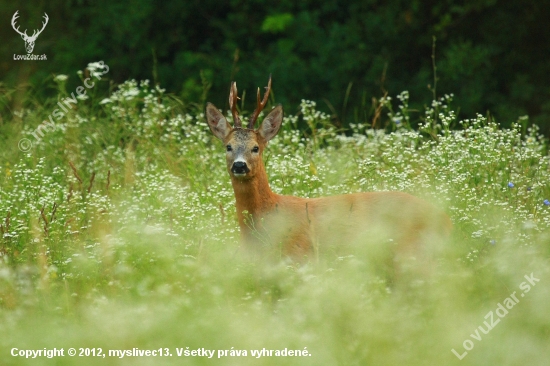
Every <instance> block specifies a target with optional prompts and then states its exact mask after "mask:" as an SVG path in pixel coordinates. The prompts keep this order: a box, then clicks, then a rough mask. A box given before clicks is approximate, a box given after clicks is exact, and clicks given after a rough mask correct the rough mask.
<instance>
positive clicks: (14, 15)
mask: <svg viewBox="0 0 550 366" xmlns="http://www.w3.org/2000/svg"><path fill="white" fill-rule="evenodd" d="M17 13H19V10H17V11H16V12H15V14H13V17H12V18H11V26H12V27H13V29H14V30H15V31H16V32H17V33H19V34H20V35H21V36H24V37H25V39H36V38H37V37H38V36H39V35H40V33H42V31H43V30H44V28H46V24H48V20H49V19H50V18H48V14H46V13H44V22H42V29H40V30H36V29H35V30H34V32H33V33H32V36H30V37H29V35H28V34H27V30H26V29H25V32H21V31H20V30H19V26H18V27H17V28H16V27H15V26H16V24H15V23H16V21H17V18H19V15H18V14H17Z"/></svg>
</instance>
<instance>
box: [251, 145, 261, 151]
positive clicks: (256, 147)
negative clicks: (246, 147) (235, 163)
mask: <svg viewBox="0 0 550 366" xmlns="http://www.w3.org/2000/svg"><path fill="white" fill-rule="evenodd" d="M258 151H260V148H259V147H258V146H254V147H253V148H252V152H253V153H257V152H258Z"/></svg>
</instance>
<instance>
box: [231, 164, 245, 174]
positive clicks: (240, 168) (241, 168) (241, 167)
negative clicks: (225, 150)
mask: <svg viewBox="0 0 550 366" xmlns="http://www.w3.org/2000/svg"><path fill="white" fill-rule="evenodd" d="M231 171H232V172H233V174H246V173H248V172H249V171H250V169H248V167H247V166H246V163H245V162H244V161H236V162H234V163H233V166H232V167H231Z"/></svg>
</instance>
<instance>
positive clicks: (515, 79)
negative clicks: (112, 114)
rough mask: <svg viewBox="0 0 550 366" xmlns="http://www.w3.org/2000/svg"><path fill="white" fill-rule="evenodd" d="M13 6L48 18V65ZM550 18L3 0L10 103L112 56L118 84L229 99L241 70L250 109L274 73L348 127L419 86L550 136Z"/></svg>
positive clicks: (402, 6)
mask: <svg viewBox="0 0 550 366" xmlns="http://www.w3.org/2000/svg"><path fill="white" fill-rule="evenodd" d="M16 10H19V14H20V17H19V19H18V24H19V25H21V30H23V29H29V32H28V33H32V29H36V28H39V27H40V26H41V22H42V15H43V13H44V12H46V13H47V14H48V16H49V24H48V25H47V27H46V28H45V30H44V32H43V33H42V34H41V35H40V36H39V37H38V39H37V41H36V46H35V50H34V52H33V53H34V54H46V55H47V57H48V60H47V61H14V60H13V55H14V54H26V52H25V49H24V43H23V41H22V39H21V37H20V36H19V35H17V34H16V33H15V31H14V30H13V29H12V27H11V24H10V22H11V18H12V16H13V14H14V13H15V11H16ZM549 20H550V1H549V0H542V1H540V0H526V1H517V0H464V1H457V0H438V1H419V0H412V1H411V0H407V1H404V0H386V1H379V0H350V1H339V0H323V1H308V0H301V1H289V0H281V1H265V0H252V1H241V0H232V1H218V0H201V1H198V0H190V1H152V0H122V1H110V0H109V1H107V0H98V1H87V0H50V1H6V0H3V1H2V5H1V7H0V40H1V42H0V82H1V83H2V84H1V85H0V92H1V93H2V94H3V97H2V106H1V107H2V108H3V109H4V111H6V110H14V108H16V107H18V106H20V105H21V104H24V103H30V102H29V101H28V100H22V95H24V94H25V95H28V93H29V92H30V93H32V95H33V97H34V98H36V99H40V98H46V97H47V96H48V95H49V94H53V93H55V90H54V89H53V88H52V87H51V84H52V81H51V79H52V76H53V75H54V74H68V75H70V77H71V78H70V80H69V81H70V82H73V83H74V86H76V85H79V83H80V80H78V78H77V77H76V74H75V71H76V70H81V69H83V68H84V67H85V66H86V65H87V64H88V63H89V62H93V61H99V60H103V61H104V62H105V63H106V64H108V65H109V67H110V72H109V75H108V77H109V78H110V79H112V80H113V81H114V82H117V83H120V82H123V81H125V80H127V79H137V80H140V79H150V80H152V81H153V82H155V83H158V84H159V85H160V86H161V87H163V88H166V89H167V92H169V93H173V94H174V95H176V96H178V97H180V98H181V100H183V101H184V103H195V105H201V104H202V103H204V101H205V100H206V99H208V100H209V101H212V102H214V103H215V104H216V105H218V106H220V107H221V106H227V96H228V90H229V83H230V81H232V80H236V81H237V82H238V86H239V90H240V91H243V90H246V92H247V94H248V95H249V96H250V97H248V98H246V100H245V105H246V106H249V108H252V106H253V103H254V102H255V100H254V98H253V97H252V96H253V95H254V93H255V90H256V87H258V86H264V85H266V83H267V78H268V76H269V74H270V73H271V74H272V75H273V93H274V96H273V98H274V99H273V100H274V101H276V102H279V103H283V105H284V106H285V109H286V110H287V111H289V112H290V113H296V112H297V110H298V105H299V103H300V100H301V99H308V100H314V101H316V102H317V105H318V108H320V109H322V110H324V111H327V112H329V113H331V115H332V116H333V117H334V119H335V121H337V122H338V123H344V124H345V123H349V122H358V121H365V120H369V119H371V118H372V116H373V114H374V108H373V98H375V99H378V98H380V97H382V96H383V95H384V94H385V93H388V95H390V96H392V97H394V96H395V95H397V94H399V93H400V92H401V91H403V90H408V91H409V92H410V96H411V106H412V107H415V106H416V108H418V109H420V108H421V107H422V106H424V105H429V104H430V102H431V100H432V99H433V97H434V93H435V94H436V95H437V96H438V97H439V96H442V95H444V94H446V93H453V94H454V102H453V107H454V108H455V109H456V110H458V111H459V114H460V117H461V118H469V117H472V116H474V115H475V113H482V114H487V113H488V114H490V115H492V116H493V117H494V118H495V119H496V120H497V121H498V122H500V123H501V124H503V125H505V126H506V125H509V124H510V123H511V122H513V121H515V120H517V118H518V117H519V116H522V115H529V116H530V120H531V122H532V123H536V124H538V125H540V126H542V127H543V130H544V131H545V132H546V133H548V132H549V130H550V83H549V75H550V26H549ZM434 37H435V39H436V42H435V65H436V67H437V69H436V70H437V73H436V75H437V83H436V85H437V88H436V89H435V90H434V68H433V62H432V61H433V60H432V52H433V45H434ZM69 87H70V84H69ZM69 90H70V89H69ZM394 99H395V98H394ZM417 117H420V116H417Z"/></svg>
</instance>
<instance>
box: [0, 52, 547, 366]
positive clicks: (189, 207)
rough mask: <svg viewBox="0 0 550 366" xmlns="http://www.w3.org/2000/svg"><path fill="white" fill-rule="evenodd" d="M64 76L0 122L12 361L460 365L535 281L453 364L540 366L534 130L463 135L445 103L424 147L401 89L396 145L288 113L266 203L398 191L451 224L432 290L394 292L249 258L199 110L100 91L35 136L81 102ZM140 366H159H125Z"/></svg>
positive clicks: (322, 271)
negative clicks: (18, 123)
mask: <svg viewBox="0 0 550 366" xmlns="http://www.w3.org/2000/svg"><path fill="white" fill-rule="evenodd" d="M94 67H97V64H95V63H94V64H91V65H89V68H92V69H93V68H94ZM205 77H206V76H205ZM67 80H70V77H69V79H67ZM67 80H65V78H63V77H61V78H60V77H57V78H56V79H55V81H53V80H50V81H49V83H50V84H52V86H53V85H55V88H57V89H56V94H57V95H56V96H55V97H53V98H52V99H51V100H46V101H45V102H44V104H43V105H37V107H36V108H26V109H23V110H22V111H21V112H20V115H19V116H18V117H15V118H21V119H23V120H25V121H26V124H25V127H24V128H23V130H21V131H14V130H10V129H7V128H6V126H10V125H12V123H15V121H13V120H10V121H9V122H10V123H9V124H6V125H5V126H2V127H0V128H2V130H0V135H1V136H5V141H6V144H5V145H4V146H5V148H4V149H3V150H2V151H0V154H1V158H2V160H1V161H2V165H1V166H0V224H1V225H2V226H1V230H2V237H1V238H0V240H1V242H0V331H1V332H2V333H3V334H9V337H2V338H1V339H0V350H1V352H2V354H4V355H9V354H10V352H11V349H12V348H14V347H17V348H19V349H43V348H54V347H57V348H61V347H63V348H65V349H66V350H67V349H68V348H69V347H75V348H77V349H78V348H79V347H84V348H97V347H100V348H102V349H103V351H104V352H108V350H109V349H132V348H134V347H135V348H139V349H159V348H170V350H171V352H172V353H173V354H174V357H171V358H163V359H162V360H161V361H159V362H162V363H163V364H181V363H182V359H181V358H179V357H176V350H175V349H176V347H181V348H184V349H185V348H186V347H189V349H191V350H193V349H197V348H206V349H211V350H212V349H214V350H218V349H220V350H223V349H226V350H231V348H232V347H233V348H234V349H238V350H248V356H247V357H240V358H237V357H235V358H228V357H226V358H223V359H221V360H219V361H220V362H222V363H238V364H245V365H246V364H258V363H261V364H266V365H270V364H273V365H276V364H277V365H279V364H281V362H282V361H283V363H288V364H312V365H318V364H342V365H366V364H376V365H386V364H387V365H395V364H411V365H426V364H452V363H453V362H457V360H456V356H455V355H454V354H453V353H452V352H451V349H455V350H457V352H459V353H460V354H461V353H463V352H464V348H463V342H464V340H465V339H472V338H471V337H470V334H471V333H472V332H474V333H475V330H476V328H477V327H478V326H479V325H483V322H484V321H485V320H487V319H486V318H484V317H485V316H486V314H487V313H488V312H489V311H494V310H495V309H496V308H497V304H498V303H501V302H503V301H504V299H506V298H507V297H509V296H510V294H511V293H512V292H513V291H516V292H517V294H516V295H519V291H520V290H519V289H518V287H519V286H520V284H521V283H522V282H524V281H525V278H524V275H529V274H531V273H533V274H534V277H536V278H538V279H540V282H539V283H537V285H536V286H534V287H533V288H532V289H531V291H530V292H528V293H524V295H525V297H520V298H519V299H520V301H519V303H518V304H517V305H516V306H514V308H513V309H510V310H509V314H508V315H507V316H506V317H504V318H502V319H501V321H500V322H499V324H498V325H497V326H496V327H495V328H494V329H493V330H491V332H490V333H489V334H487V335H485V334H483V333H481V332H480V334H481V337H482V338H481V340H480V341H475V340H473V342H474V345H475V347H474V349H473V350H471V351H469V352H468V354H467V355H466V356H465V357H466V358H465V359H464V360H463V361H462V362H468V363H472V364H502V363H504V364H505V363H521V362H523V361H521V360H524V357H529V362H530V364H533V365H544V364H546V362H547V360H548V357H549V356H550V355H549V353H548V347H547V338H548V334H549V331H550V317H549V315H548V311H547V308H548V300H549V298H550V291H549V290H548V289H549V288H550V287H549V286H548V283H550V268H549V266H548V258H549V257H550V251H549V249H548V245H547V243H548V241H549V240H550V206H548V205H547V204H546V203H545V200H547V199H549V198H550V189H549V187H548V184H547V182H548V181H549V179H550V169H549V163H550V160H549V159H548V151H547V145H546V140H545V139H544V138H543V137H542V136H541V135H540V133H539V131H538V129H537V128H535V127H532V128H530V129H525V131H523V128H524V126H527V122H526V121H525V120H524V119H520V120H519V121H518V123H517V124H514V125H513V126H512V128H501V127H500V126H498V125H497V124H496V123H494V122H493V121H491V120H488V119H487V118H486V117H483V116H482V115H477V116H476V117H475V118H472V119H467V120H460V119H458V118H457V117H456V114H455V113H454V112H453V110H452V108H451V107H450V105H449V103H450V100H451V99H452V97H451V96H450V95H449V96H446V97H444V98H441V99H439V100H437V101H434V102H432V103H431V104H430V106H429V107H428V108H426V109H425V110H423V111H422V115H423V123H422V125H421V126H420V129H421V131H420V132H419V131H418V130H416V129H414V128H413V126H411V123H410V117H409V116H410V115H411V113H414V111H412V110H411V107H410V106H409V104H408V103H409V102H408V101H409V93H408V92H403V93H401V94H400V95H399V96H398V97H397V98H396V99H397V100H398V101H399V102H398V103H397V105H395V104H392V103H391V98H390V97H389V96H388V97H386V98H385V99H384V100H382V101H381V110H380V114H381V117H380V121H381V124H386V127H387V128H386V130H387V131H384V130H381V129H372V128H371V127H372V125H371V122H368V121H362V122H360V123H355V124H352V125H351V126H350V127H351V129H350V130H349V131H347V132H348V133H347V134H344V133H343V131H342V130H339V129H337V128H335V127H334V125H333V124H332V123H331V118H330V116H329V115H328V114H326V113H323V112H321V111H319V110H318V109H317V105H316V103H315V102H312V101H305V100H303V101H301V104H300V109H299V112H298V113H292V112H290V113H287V114H286V117H285V121H284V127H283V129H282V130H281V132H280V133H279V136H277V137H276V138H275V139H273V140H272V141H271V142H270V144H269V147H268V149H267V150H266V152H265V155H264V160H265V161H266V167H267V171H268V175H269V178H270V184H271V186H272V188H273V190H274V191H276V192H278V193H283V194H294V195H299V196H302V197H306V196H309V197H317V196H324V195H332V194H340V193H350V192H357V191H379V190H400V191H407V192H410V193H413V194H415V195H418V196H422V197H424V198H426V199H428V200H430V201H432V202H435V203H437V204H438V205H439V206H441V207H444V208H446V211H447V212H448V213H449V215H450V216H451V218H452V220H453V222H454V225H455V228H454V233H453V236H452V239H451V240H450V241H449V242H448V243H433V244H434V248H433V249H434V250H436V251H437V252H438V256H437V261H435V262H434V263H433V266H432V267H430V268H427V269H426V272H427V273H426V274H425V277H424V276H421V277H417V275H414V274H412V273H405V274H404V275H403V276H402V278H401V279H400V280H399V282H397V283H396V285H395V286H394V287H387V285H386V283H385V281H384V280H383V278H382V277H381V275H380V274H379V273H377V272H376V271H375V270H373V269H372V268H370V267H369V265H368V261H366V260H365V258H366V257H364V256H368V250H363V249H364V248H356V251H354V252H353V253H352V255H348V254H346V255H341V254H339V253H324V252H322V253H321V260H320V261H319V263H309V264H305V265H296V264H292V263H288V262H276V263H273V262H264V261H250V260H249V259H247V257H246V256H245V255H244V253H242V250H240V249H239V248H238V242H239V233H238V226H237V222H236V216H235V204H234V197H233V192H232V188H231V185H230V183H229V178H228V177H227V172H226V171H225V161H224V153H223V146H221V144H219V142H218V141H217V140H216V139H215V138H214V137H213V136H212V135H211V134H210V132H209V130H208V127H207V125H206V123H205V121H204V116H203V114H202V111H201V110H198V111H194V112H193V113H190V112H189V108H188V106H186V105H183V104H182V103H181V102H179V101H178V100H177V98H174V97H173V96H169V95H166V93H165V90H164V89H162V88H160V87H158V86H153V85H151V84H150V83H149V82H147V81H140V82H137V81H135V80H129V81H126V82H125V83H122V84H121V85H119V86H118V87H117V88H116V89H114V90H113V91H112V92H111V93H109V94H105V93H104V92H101V86H102V85H104V84H107V80H102V81H101V82H98V84H97V87H98V89H97V91H95V90H94V93H95V94H94V93H90V98H88V99H82V100H79V101H78V103H77V105H76V106H75V107H74V108H73V109H71V110H70V112H69V113H67V114H66V115H65V116H64V118H62V119H60V120H59V121H56V123H55V127H52V128H50V129H48V130H47V131H45V133H44V136H42V137H41V139H40V140H36V139H35V138H34V135H33V131H35V128H36V127H37V126H38V125H39V124H40V123H41V122H42V121H43V120H44V115H47V114H49V113H50V112H51V109H52V108H55V106H56V103H57V101H59V100H62V99H63V98H64V97H65V95H67V93H69V91H70V90H71V89H69V88H68V86H67V85H66V84H64V82H65V81H67ZM69 94H70V93H69ZM417 113H418V112H417ZM264 115H265V113H264ZM261 118H262V117H261V116H260V119H261ZM299 125H301V126H303V128H302V129H298V128H297V127H298V126H299ZM452 125H455V126H457V127H458V128H459V129H458V130H453V129H451V126H452ZM390 131H392V132H390ZM523 132H525V133H523ZM21 138H28V139H29V140H31V141H32V143H33V147H32V149H31V150H29V151H28V152H25V153H23V152H20V151H19V150H18V149H17V146H18V141H19V140H20V139H21ZM510 183H512V184H510ZM546 202H547V201H546ZM495 317H496V315H495ZM264 347H265V348H267V349H283V348H285V347H286V348H289V349H296V350H297V349H299V350H304V348H306V347H307V350H308V352H309V353H311V354H312V356H311V357H293V358H285V359H284V360H283V359H282V358H277V357H264V358H261V359H255V358H252V357H251V356H250V350H251V349H260V350H261V349H262V348H264ZM216 357H217V356H215V358H216ZM3 360H4V361H5V363H7V364H8V365H23V364H30V363H34V362H35V361H36V360H32V361H30V360H26V359H24V358H20V357H11V356H6V357H4V358H3ZM39 361H43V362H46V361H49V359H48V360H46V359H40V360H39ZM79 361H80V362H82V363H84V364H88V363H89V364H94V363H95V360H93V359H92V358H86V359H84V358H79ZM136 361H137V362H148V361H150V360H147V359H141V358H140V359H139V360H138V359H132V360H131V361H128V362H132V363H134V362H136ZM154 361H155V362H154V363H157V362H156V361H158V359H155V360H154ZM183 361H188V362H190V360H188V359H183ZM516 361H517V362H516ZM55 362H56V363H57V364H60V365H65V364H67V365H69V364H74V359H73V358H71V357H67V356H66V357H64V358H57V359H55ZM99 362H102V363H106V364H118V363H117V362H120V361H119V360H116V361H115V358H110V357H108V358H106V359H102V360H101V361H99ZM151 362H152V361H151ZM193 362H195V363H200V364H202V363H204V364H210V363H214V362H215V361H213V360H206V359H194V360H193Z"/></svg>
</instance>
